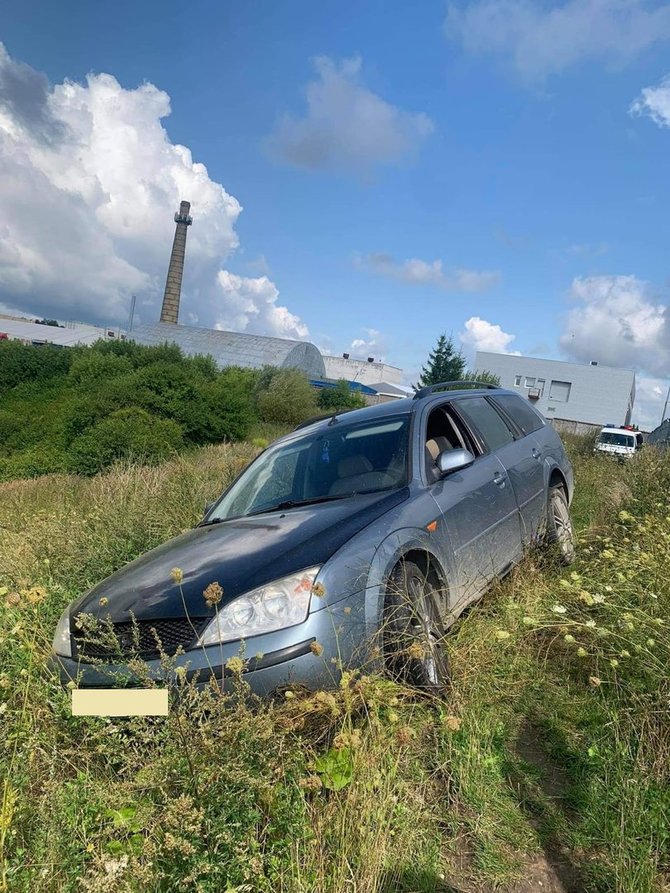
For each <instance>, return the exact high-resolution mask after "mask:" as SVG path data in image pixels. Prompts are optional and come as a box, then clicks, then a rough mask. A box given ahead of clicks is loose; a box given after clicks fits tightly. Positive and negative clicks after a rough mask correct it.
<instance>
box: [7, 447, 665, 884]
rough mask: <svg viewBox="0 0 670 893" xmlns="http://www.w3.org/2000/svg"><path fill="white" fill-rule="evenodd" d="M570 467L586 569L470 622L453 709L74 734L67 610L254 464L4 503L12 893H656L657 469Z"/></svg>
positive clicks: (22, 495) (43, 485)
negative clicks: (63, 665) (63, 662)
mask: <svg viewBox="0 0 670 893" xmlns="http://www.w3.org/2000/svg"><path fill="white" fill-rule="evenodd" d="M570 449H571V452H572V454H573V457H574V461H575V467H576V478H577V491H576V497H575V505H574V514H575V517H576V518H577V519H578V522H579V527H580V540H581V542H580V550H579V554H580V558H579V561H578V563H577V565H576V566H575V567H574V568H570V569H564V568H561V567H558V566H552V565H551V564H548V563H547V561H546V560H544V559H541V558H540V556H538V555H531V556H529V557H528V559H526V561H525V562H524V564H523V565H522V566H521V567H520V568H519V569H518V570H517V571H516V572H515V573H514V574H513V575H512V577H511V578H509V579H508V580H507V581H505V582H504V583H502V584H500V585H499V586H497V587H496V588H495V589H494V590H493V591H491V592H490V593H489V594H488V595H487V596H486V597H485V598H484V599H483V600H482V601H481V602H480V603H479V604H478V605H477V606H475V607H474V608H473V609H471V610H470V611H469V612H468V614H467V615H466V616H465V617H463V618H462V619H461V620H460V621H459V623H458V625H457V627H456V628H455V629H454V631H453V634H452V635H451V636H450V637H449V642H448V647H449V650H450V652H451V655H450V656H451V663H452V667H453V686H452V691H451V694H450V696H449V698H448V699H447V700H446V701H431V700H430V699H423V698H419V697H418V696H416V695H415V694H413V693H411V692H408V691H407V690H405V689H403V688H402V687H400V686H397V685H395V684H394V683H392V682H390V681H387V680H384V679H380V678H376V677H369V676H362V675H361V674H360V673H359V674H353V675H345V677H344V678H343V680H342V684H341V685H340V687H339V689H338V690H336V691H333V692H317V693H315V694H303V693H301V692H299V691H297V690H296V691H295V692H289V697H287V698H285V699H284V700H283V701H282V702H269V703H254V702H253V701H251V702H250V701H249V700H248V699H240V698H236V697H230V698H222V697H220V696H219V695H218V694H217V693H216V692H214V691H212V692H211V693H208V692H205V693H204V694H200V695H196V693H195V692H194V691H193V690H192V689H191V688H190V686H188V685H186V684H184V685H183V690H182V693H181V697H180V698H178V699H176V700H175V702H174V705H173V709H172V711H171V714H170V716H169V717H167V718H156V719H132V720H124V721H119V720H103V719H91V718H75V717H72V716H71V715H70V711H69V693H68V692H66V691H63V690H61V688H60V686H59V685H58V684H57V683H56V682H55V681H54V680H53V679H52V678H51V676H50V675H49V673H48V671H47V668H46V660H47V657H48V652H49V647H50V639H51V635H52V632H53V628H54V625H55V622H56V620H57V617H58V615H59V614H60V611H61V610H62V608H63V606H64V604H65V603H66V602H67V601H68V600H70V599H71V598H72V597H74V596H75V595H77V594H78V593H79V592H81V591H82V590H83V589H85V588H86V587H88V586H90V585H92V584H93V583H95V582H97V581H98V580H99V579H100V578H102V577H103V576H105V575H107V574H109V573H110V572H112V571H113V570H115V569H116V568H118V567H119V566H120V565H122V564H123V563H125V562H126V561H127V560H129V559H131V558H133V557H135V556H136V555H137V554H139V553H140V552H142V551H143V550H145V549H147V548H150V547H152V546H154V545H156V544H157V543H159V542H161V541H163V540H165V539H166V538H168V537H169V536H172V535H174V534H176V533H179V532H180V531H181V530H182V529H184V528H186V527H189V526H191V525H192V524H193V523H195V522H196V521H197V519H198V518H199V516H200V515H201V514H202V510H203V507H204V504H205V502H207V501H208V500H210V499H212V498H213V497H214V496H215V495H217V493H218V492H219V491H220V490H221V489H222V488H223V487H224V486H225V485H226V484H227V483H228V482H229V481H230V480H231V479H232V478H233V477H234V476H235V474H236V473H237V471H239V469H240V468H241V467H242V466H243V465H244V464H245V463H246V462H247V461H248V460H249V459H250V458H251V457H252V456H253V455H254V453H255V448H254V447H252V446H250V445H239V446H235V447H230V446H228V447H208V448H205V449H203V450H200V451H198V452H195V453H193V454H192V455H189V456H182V457H181V458H179V459H176V460H174V461H171V462H169V463H166V464H165V465H163V466H160V467H157V468H137V467H133V466H121V467H118V468H116V469H114V470H112V471H110V472H108V473H106V474H104V475H100V476H98V477H96V478H93V479H86V480H83V479H80V478H76V477H68V476H62V475H55V476H50V477H46V478H40V479H36V480H32V481H20V482H12V483H7V484H4V485H0V593H1V596H0V771H1V773H2V776H1V777H2V781H1V785H2V786H1V787H0V797H1V798H2V799H1V800H0V890H3V889H4V890H6V891H26V893H28V891H29V893H55V891H73V893H74V891H83V893H97V891H101V893H102V891H105V893H116V891H119V893H121V891H123V893H130V891H143V893H144V891H149V893H153V891H156V893H159V891H161V893H162V891H166V893H167V891H170V893H172V891H175V890H187V891H201V893H205V891H206V893H210V891H211V893H214V891H217V893H219V891H224V890H225V891H228V893H232V891H255V890H260V891H271V890H272V891H274V890H280V891H290V893H294V891H295V893H307V891H314V890H318V891H328V893H345V891H354V893H391V891H407V893H409V891H424V893H428V891H437V890H443V891H444V890H449V889H452V890H460V891H471V890H472V891H474V890H497V889H509V890H515V889H521V888H520V887H517V884H518V883H519V879H521V878H524V880H525V882H526V883H531V882H533V881H534V882H535V884H536V887H537V882H538V881H540V880H542V882H543V883H545V884H547V883H548V881H547V878H551V877H553V878H554V879H555V878H559V879H560V880H561V881H562V883H563V885H564V887H565V888H566V889H575V890H583V891H603V893H604V891H622V893H623V891H627V893H628V891H629V893H652V891H660V890H662V889H663V882H664V880H665V882H666V883H667V880H668V876H667V873H668V862H667V853H668V837H667V833H668V832H667V828H668V821H667V819H668V811H669V808H670V803H669V800H668V789H669V787H670V785H669V784H668V783H669V782H670V778H668V768H667V767H668V765H669V756H670V742H669V741H668V728H669V727H670V725H669V723H668V719H669V717H668V698H669V697H670V692H669V691H668V679H667V676H668V674H667V666H668V659H669V657H670V655H669V654H668V629H667V625H666V624H667V623H668V622H670V572H669V571H668V557H669V556H668V551H669V550H670V502H669V501H668V495H667V494H668V493H670V486H669V485H670V469H669V468H668V467H667V466H666V463H665V462H664V460H663V458H662V457H659V456H657V455H656V454H655V453H653V452H652V451H650V452H649V453H648V454H647V455H646V456H644V455H643V456H641V457H639V458H637V459H636V460H635V461H634V462H632V463H631V464H630V465H629V466H626V467H625V468H623V467H621V466H618V465H616V464H615V463H608V462H607V461H606V460H603V459H601V458H600V457H594V456H593V455H592V454H591V453H590V452H589V451H588V450H587V449H584V448H583V447H582V446H581V444H580V443H579V442H574V443H571V444H570ZM587 596H588V597H587ZM601 596H602V599H601V598H600V597H601ZM556 608H561V609H563V610H558V611H557V610H556ZM592 621H593V622H594V623H595V625H592ZM630 626H632V628H630ZM602 630H607V631H608V632H607V633H605V634H604V635H603V633H602ZM573 640H574V641H573ZM650 640H653V641H652V643H651V644H650ZM582 652H584V653H582ZM623 652H626V653H627V654H628V655H629V656H628V657H625V656H624V655H623ZM238 685H239V686H243V680H242V679H240V680H239V682H238ZM545 888H546V887H545ZM523 889H527V887H524V888H523ZM538 889H542V888H539V887H538Z"/></svg>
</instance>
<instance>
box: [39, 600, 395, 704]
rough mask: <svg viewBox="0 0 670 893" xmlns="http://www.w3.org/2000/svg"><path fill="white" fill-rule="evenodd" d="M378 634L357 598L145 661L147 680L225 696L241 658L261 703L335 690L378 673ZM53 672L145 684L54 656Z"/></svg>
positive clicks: (80, 681) (124, 671) (96, 681)
mask: <svg viewBox="0 0 670 893" xmlns="http://www.w3.org/2000/svg"><path fill="white" fill-rule="evenodd" d="M374 633H375V630H371V629H370V628H369V626H368V624H367V623H366V617H365V595H364V593H357V594H355V595H352V596H350V597H348V598H345V599H342V600H341V601H338V602H336V603H335V604H333V605H328V606H326V607H324V608H322V609H321V610H317V611H314V612H312V613H311V614H310V615H309V617H308V618H307V620H306V621H305V622H304V623H301V624H298V625H297V626H293V627H290V628H288V629H284V630H278V631H276V632H273V633H268V634H266V635H262V636H254V637H253V638H250V639H247V640H246V641H245V642H241V641H237V642H226V643H225V644H223V645H210V646H208V647H206V648H197V649H193V650H190V651H186V652H185V653H184V654H182V655H179V656H175V657H172V658H168V659H167V660H165V661H161V660H160V659H154V660H146V661H144V662H143V664H144V668H143V669H144V672H145V673H146V677H147V678H148V679H149V680H152V681H155V682H157V683H159V684H170V683H174V682H176V681H177V678H178V676H179V675H184V676H185V678H186V680H187V681H194V682H195V684H196V685H197V687H198V688H203V687H205V686H208V685H209V684H210V680H211V679H212V678H213V679H215V680H217V683H218V684H219V686H220V687H221V688H222V689H223V690H232V688H233V683H234V678H235V676H236V673H235V672H234V671H233V670H232V669H231V668H230V666H227V664H228V662H229V661H230V660H231V658H242V659H243V661H244V669H243V671H242V679H243V680H244V681H245V682H246V683H248V684H249V686H250V688H251V690H252V692H254V693H255V694H257V695H259V696H261V697H263V696H266V695H268V694H270V693H271V692H273V691H274V690H275V689H278V688H282V687H286V686H291V685H304V686H306V687H307V688H309V689H312V690H317V689H328V688H335V687H337V685H338V683H339V680H340V677H341V672H342V670H343V669H347V668H353V667H369V668H370V669H378V668H379V658H378V657H375V652H374V646H375V644H376V643H375V642H374ZM51 666H52V668H53V669H54V671H55V672H56V673H57V674H58V675H59V677H60V681H61V683H62V684H63V685H67V684H68V683H71V682H74V683H75V685H76V686H77V687H78V688H115V687H122V688H123V687H129V686H145V685H146V684H147V679H146V678H142V676H141V675H139V674H136V673H134V672H133V671H132V670H131V669H130V668H129V667H128V666H127V665H125V664H122V663H119V664H107V663H89V662H86V661H83V660H76V659H72V658H68V657H62V656H60V655H56V654H54V655H53V656H52V658H51ZM179 668H183V670H181V669H179ZM177 670H179V672H176V671H177Z"/></svg>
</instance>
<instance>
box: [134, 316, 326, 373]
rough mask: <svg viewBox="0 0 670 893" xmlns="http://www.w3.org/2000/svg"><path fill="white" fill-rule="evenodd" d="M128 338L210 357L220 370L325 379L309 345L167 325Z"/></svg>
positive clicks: (314, 349)
mask: <svg viewBox="0 0 670 893" xmlns="http://www.w3.org/2000/svg"><path fill="white" fill-rule="evenodd" d="M128 337H129V338H132V340H133V341H137V343H138V344H165V342H166V341H167V342H171V343H173V344H177V345H179V347H180V348H181V349H182V351H183V352H184V353H185V354H186V356H195V355H196V354H205V355H206V354H209V355H210V356H211V357H213V358H214V361H215V362H216V364H217V366H220V367H223V366H243V367H245V368H251V369H260V368H261V366H278V367H279V368H280V369H300V370H301V371H303V372H305V373H306V374H307V375H308V376H309V377H310V378H325V377H326V370H325V367H324V364H323V357H322V356H321V354H320V353H319V350H318V348H317V347H316V346H315V345H314V344H311V343H310V342H309V341H290V340H288V339H286V338H268V337H265V336H264V335H247V334H244V333H241V332H222V331H219V330H218V329H201V328H197V327H196V326H182V325H176V324H175V323H167V322H157V323H153V325H140V326H133V329H132V331H131V332H130V333H129V334H128Z"/></svg>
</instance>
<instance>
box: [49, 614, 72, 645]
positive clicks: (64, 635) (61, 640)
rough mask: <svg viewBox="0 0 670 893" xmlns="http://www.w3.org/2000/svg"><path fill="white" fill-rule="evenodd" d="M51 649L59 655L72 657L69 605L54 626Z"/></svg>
mask: <svg viewBox="0 0 670 893" xmlns="http://www.w3.org/2000/svg"><path fill="white" fill-rule="evenodd" d="M53 650H54V651H55V652H56V654H60V655H61V657H72V642H71V640H70V606H69V605H68V607H67V608H66V609H65V610H64V611H63V613H62V614H61V615H60V620H59V621H58V626H57V627H56V633H55V635H54V641H53Z"/></svg>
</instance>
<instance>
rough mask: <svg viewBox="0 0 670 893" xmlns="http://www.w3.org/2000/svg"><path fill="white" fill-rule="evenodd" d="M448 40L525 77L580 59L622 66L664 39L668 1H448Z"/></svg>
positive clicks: (669, 32) (669, 25) (669, 33)
mask: <svg viewBox="0 0 670 893" xmlns="http://www.w3.org/2000/svg"><path fill="white" fill-rule="evenodd" d="M445 30H446V34H447V36H448V37H449V38H451V39H454V40H458V41H460V42H461V43H462V45H463V47H464V49H465V50H466V51H468V52H472V53H490V54H496V55H499V56H501V57H507V58H509V60H510V61H511V63H512V65H513V67H514V68H515V69H516V71H517V72H518V73H519V74H520V75H521V76H522V77H523V78H524V79H527V80H535V79H542V78H545V77H547V76H548V75H552V74H557V73H559V72H561V71H563V70H565V69H567V68H570V67H572V66H575V65H577V64H578V63H580V62H582V61H586V60H597V61H600V62H602V63H604V64H606V65H622V64H624V63H626V62H628V61H629V60H630V59H633V58H634V57H635V56H637V55H639V54H640V53H641V52H642V51H643V50H645V49H647V48H648V47H651V46H652V45H653V44H655V43H658V42H662V41H665V40H668V38H670V5H668V4H667V3H661V4H659V3H656V2H648V0H568V2H564V3H560V4H555V3H554V4H551V5H547V4H544V3H538V2H536V0H475V2H473V3H467V4H465V5H462V4H456V3H450V4H449V7H448V13H447V19H446V23H445Z"/></svg>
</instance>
